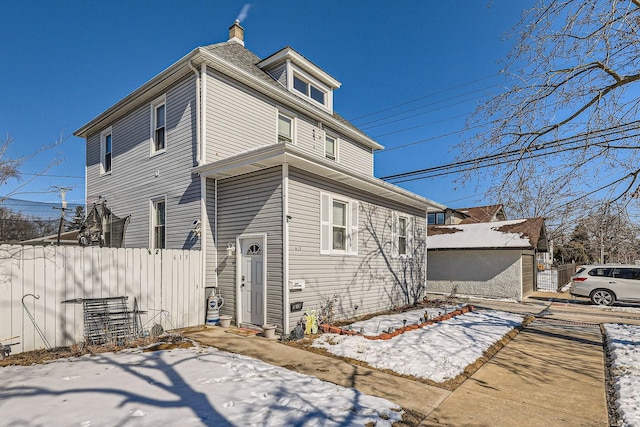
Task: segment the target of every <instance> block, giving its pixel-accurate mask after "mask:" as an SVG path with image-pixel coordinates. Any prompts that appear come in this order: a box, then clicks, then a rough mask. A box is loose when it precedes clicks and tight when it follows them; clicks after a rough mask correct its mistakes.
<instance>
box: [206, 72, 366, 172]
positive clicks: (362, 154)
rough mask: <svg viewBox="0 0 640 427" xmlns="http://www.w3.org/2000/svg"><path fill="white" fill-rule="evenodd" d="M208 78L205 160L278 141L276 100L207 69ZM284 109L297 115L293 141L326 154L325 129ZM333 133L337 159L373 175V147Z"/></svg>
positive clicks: (214, 159)
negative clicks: (242, 86) (336, 144)
mask: <svg viewBox="0 0 640 427" xmlns="http://www.w3.org/2000/svg"><path fill="white" fill-rule="evenodd" d="M206 80H207V81H206V88H207V89H206V96H205V98H206V135H205V141H206V148H205V150H206V163H213V162H216V161H218V160H222V159H225V158H227V157H230V156H234V155H236V154H239V153H241V152H244V151H248V150H251V149H255V148H258V147H263V146H266V145H271V144H275V143H277V141H278V136H277V123H278V121H277V118H278V111H279V109H278V106H277V105H276V104H274V103H273V102H271V101H270V100H268V99H267V98H265V97H264V96H263V95H261V94H258V93H256V92H255V91H252V90H249V89H245V88H241V87H240V86H239V85H237V84H235V83H233V82H232V81H231V80H229V79H228V78H226V77H223V76H220V75H219V74H217V73H215V72H213V71H211V70H209V71H208V72H207V76H206ZM282 111H283V112H284V113H285V114H293V115H294V116H295V135H294V144H295V145H296V146H297V147H299V148H300V149H302V150H304V151H306V152H309V153H312V154H313V155H315V156H318V157H319V158H324V132H323V131H322V130H321V129H320V127H319V125H318V122H316V121H315V120H312V119H310V118H308V117H306V116H304V115H303V114H300V113H296V112H292V111H290V110H287V109H283V110H282ZM331 134H332V135H334V136H336V137H337V138H338V150H339V151H338V152H339V158H338V162H339V163H340V164H342V165H344V166H346V167H348V168H351V169H353V170H355V171H357V172H359V173H363V174H367V175H371V174H372V171H373V153H372V151H371V149H370V148H367V147H365V146H364V145H361V144H358V143H355V142H353V141H351V140H349V139H347V138H345V137H344V136H342V135H341V134H339V133H337V132H332V131H331Z"/></svg>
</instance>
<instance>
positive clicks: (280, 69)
mask: <svg viewBox="0 0 640 427" xmlns="http://www.w3.org/2000/svg"><path fill="white" fill-rule="evenodd" d="M268 73H269V74H270V75H271V77H273V78H274V79H275V80H277V81H278V82H279V83H280V84H281V85H282V87H285V88H286V87H287V64H286V63H283V64H280V65H279V66H277V67H275V68H274V69H272V70H269V71H268Z"/></svg>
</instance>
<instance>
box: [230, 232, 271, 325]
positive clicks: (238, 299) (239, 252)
mask: <svg viewBox="0 0 640 427" xmlns="http://www.w3.org/2000/svg"><path fill="white" fill-rule="evenodd" d="M245 239H260V240H262V266H263V268H262V283H263V284H264V290H263V298H262V300H263V301H262V304H263V307H262V313H263V314H264V315H263V319H262V324H263V325H264V324H266V323H267V233H251V234H240V235H238V236H236V320H237V321H236V324H237V325H240V323H251V322H250V320H251V319H249V322H247V321H246V320H245V319H243V318H242V287H241V284H242V280H241V277H242V256H243V254H242V245H241V243H242V240H245Z"/></svg>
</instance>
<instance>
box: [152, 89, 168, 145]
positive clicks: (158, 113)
mask: <svg viewBox="0 0 640 427" xmlns="http://www.w3.org/2000/svg"><path fill="white" fill-rule="evenodd" d="M166 110H167V104H166V101H165V97H164V96H162V97H160V98H158V99H157V100H155V101H154V102H153V103H152V104H151V153H152V154H155V153H159V152H163V151H165V149H166V146H167V127H166V122H167V111H166Z"/></svg>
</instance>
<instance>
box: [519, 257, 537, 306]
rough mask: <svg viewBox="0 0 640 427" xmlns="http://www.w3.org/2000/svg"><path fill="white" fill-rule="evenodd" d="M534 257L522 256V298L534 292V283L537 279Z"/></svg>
mask: <svg viewBox="0 0 640 427" xmlns="http://www.w3.org/2000/svg"><path fill="white" fill-rule="evenodd" d="M533 260H534V257H533V255H525V254H522V297H523V298H524V297H525V296H527V295H529V294H530V293H532V292H533V283H534V278H535V269H534V266H535V264H534V263H533Z"/></svg>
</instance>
